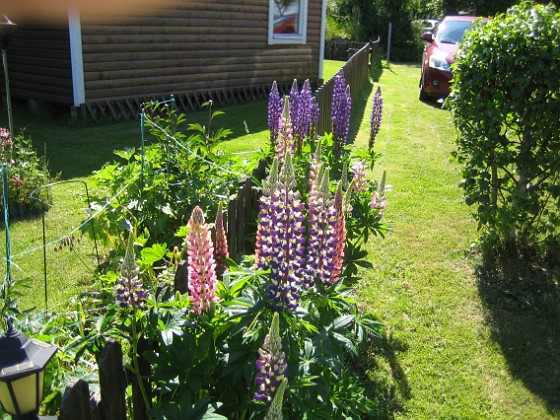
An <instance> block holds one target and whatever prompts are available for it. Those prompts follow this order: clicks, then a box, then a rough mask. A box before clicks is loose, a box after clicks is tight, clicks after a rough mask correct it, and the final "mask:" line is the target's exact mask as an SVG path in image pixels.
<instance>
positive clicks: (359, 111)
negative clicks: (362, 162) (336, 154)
mask: <svg viewBox="0 0 560 420" xmlns="http://www.w3.org/2000/svg"><path fill="white" fill-rule="evenodd" d="M372 91H373V84H372V83H371V82H370V81H369V80H368V81H367V82H366V83H364V86H363V87H362V90H361V91H360V94H359V95H358V98H357V99H356V101H355V102H354V103H353V104H352V111H351V117H350V130H349V131H348V138H349V139H352V141H354V140H355V139H356V137H357V135H358V131H359V130H360V125H361V123H362V119H363V118H364V116H365V112H366V106H367V101H368V99H369V97H370V95H371V92H372ZM369 118H370V117H369V116H368V120H369Z"/></svg>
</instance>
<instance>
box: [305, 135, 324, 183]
mask: <svg viewBox="0 0 560 420" xmlns="http://www.w3.org/2000/svg"><path fill="white" fill-rule="evenodd" d="M322 163H323V162H322V156H321V141H320V140H318V141H317V146H316V147H315V153H314V154H313V157H312V158H311V163H310V165H309V174H308V181H307V185H308V187H309V191H310V192H311V190H312V189H313V188H314V187H316V186H317V182H318V180H319V177H320V173H319V172H320V171H321V169H322V167H323V165H322Z"/></svg>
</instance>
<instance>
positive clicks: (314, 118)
mask: <svg viewBox="0 0 560 420" xmlns="http://www.w3.org/2000/svg"><path fill="white" fill-rule="evenodd" d="M319 115H320V109H319V104H318V103H317V99H316V98H315V97H312V98H311V118H310V121H309V134H308V136H309V137H310V138H315V137H317V135H318V134H319V133H318V131H319V128H318V127H319Z"/></svg>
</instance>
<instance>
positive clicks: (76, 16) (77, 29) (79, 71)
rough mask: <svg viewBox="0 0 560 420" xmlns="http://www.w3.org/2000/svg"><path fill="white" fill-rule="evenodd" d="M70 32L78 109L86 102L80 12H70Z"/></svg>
mask: <svg viewBox="0 0 560 420" xmlns="http://www.w3.org/2000/svg"><path fill="white" fill-rule="evenodd" d="M68 32H69V34H70V61H71V63H72V91H73V94H74V106H75V107H78V106H80V105H82V104H84V103H85V102H86V91H85V85H84V57H83V52H82V25H81V22H80V12H78V11H72V10H70V11H68Z"/></svg>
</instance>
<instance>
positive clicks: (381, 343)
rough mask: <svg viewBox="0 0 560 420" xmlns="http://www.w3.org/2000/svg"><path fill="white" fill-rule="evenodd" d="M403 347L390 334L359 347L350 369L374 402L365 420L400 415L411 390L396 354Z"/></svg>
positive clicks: (403, 345)
mask: <svg viewBox="0 0 560 420" xmlns="http://www.w3.org/2000/svg"><path fill="white" fill-rule="evenodd" d="M406 350H407V345H406V344H405V343H404V342H402V341H400V340H398V339H396V338H394V337H393V336H392V334H389V335H388V336H387V337H384V338H382V339H372V340H370V341H369V342H366V343H363V344H362V346H361V347H360V349H359V354H360V355H363V357H362V356H361V357H360V358H359V359H356V360H354V363H353V366H352V367H353V369H354V370H355V372H356V373H357V374H358V375H360V377H361V379H362V384H363V385H364V386H365V388H366V395H367V396H368V397H369V398H370V399H371V400H372V401H373V402H374V405H375V409H374V410H373V411H372V412H371V413H369V415H368V416H367V418H368V419H374V420H390V419H394V418H395V415H396V414H397V413H399V412H402V411H403V409H404V403H405V401H406V400H408V399H410V397H411V388H410V385H409V383H408V379H407V377H406V374H405V373H404V370H403V369H402V367H401V365H400V363H399V361H398V357H397V354H398V353H402V352H405V351H406Z"/></svg>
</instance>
